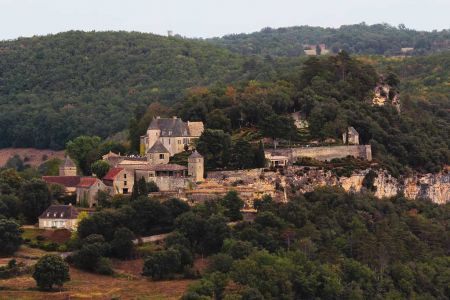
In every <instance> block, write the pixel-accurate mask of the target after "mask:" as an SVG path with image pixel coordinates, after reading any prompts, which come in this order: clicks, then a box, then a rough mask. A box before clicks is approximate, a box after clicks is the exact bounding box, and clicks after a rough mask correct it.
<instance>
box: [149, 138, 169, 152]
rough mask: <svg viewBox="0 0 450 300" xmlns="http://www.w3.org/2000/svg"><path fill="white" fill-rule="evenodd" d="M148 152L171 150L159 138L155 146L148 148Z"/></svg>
mask: <svg viewBox="0 0 450 300" xmlns="http://www.w3.org/2000/svg"><path fill="white" fill-rule="evenodd" d="M147 153H170V152H169V150H167V148H166V147H165V146H164V145H163V144H162V143H161V142H160V141H159V140H157V141H156V142H155V143H154V144H153V146H152V147H151V148H150V149H148V150H147Z"/></svg>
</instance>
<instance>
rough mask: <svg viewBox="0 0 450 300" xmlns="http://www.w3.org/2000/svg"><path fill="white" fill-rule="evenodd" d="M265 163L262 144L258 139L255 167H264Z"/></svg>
mask: <svg viewBox="0 0 450 300" xmlns="http://www.w3.org/2000/svg"><path fill="white" fill-rule="evenodd" d="M265 165H266V156H265V155H264V145H263V143H262V141H259V145H258V150H257V151H256V153H255V166H256V167H257V168H264V167H265Z"/></svg>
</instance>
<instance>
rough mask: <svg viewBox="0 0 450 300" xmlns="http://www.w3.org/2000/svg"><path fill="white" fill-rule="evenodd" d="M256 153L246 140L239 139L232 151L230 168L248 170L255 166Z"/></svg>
mask: <svg viewBox="0 0 450 300" xmlns="http://www.w3.org/2000/svg"><path fill="white" fill-rule="evenodd" d="M253 158H254V152H253V149H252V146H251V145H250V143H249V142H247V141H246V140H244V139H242V138H240V139H238V140H237V141H236V142H235V143H234V145H233V147H232V150H231V159H230V166H232V167H234V168H237V169H248V168H251V167H252V166H253Z"/></svg>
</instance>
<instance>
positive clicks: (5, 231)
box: [0, 218, 22, 255]
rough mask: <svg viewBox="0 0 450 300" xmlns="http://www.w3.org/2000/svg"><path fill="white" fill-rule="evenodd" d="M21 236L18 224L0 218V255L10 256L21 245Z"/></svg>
mask: <svg viewBox="0 0 450 300" xmlns="http://www.w3.org/2000/svg"><path fill="white" fill-rule="evenodd" d="M21 234H22V231H21V230H20V227H19V224H17V223H16V222H15V221H13V220H8V219H2V218H0V253H1V254H2V255H11V254H13V253H14V252H16V251H17V250H18V249H19V247H20V245H21V244H22V238H21Z"/></svg>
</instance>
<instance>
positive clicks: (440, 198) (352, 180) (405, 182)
mask: <svg viewBox="0 0 450 300" xmlns="http://www.w3.org/2000/svg"><path fill="white" fill-rule="evenodd" d="M369 171H370V169H367V170H362V171H357V172H354V173H353V174H352V175H351V176H350V177H338V176H336V175H335V174H334V173H333V172H331V171H324V170H318V169H310V168H304V167H290V170H289V171H288V172H287V175H286V178H287V180H286V181H287V183H288V185H290V186H291V187H292V188H293V189H294V190H296V191H300V192H310V191H312V190H314V189H315V188H317V187H320V186H340V187H342V188H343V189H345V190H346V191H349V192H355V193H358V192H361V191H364V190H365V189H366V188H365V187H364V185H363V181H364V177H365V176H366V174H367V173H368V172H369ZM373 186H374V190H375V192H374V194H375V196H376V197H378V198H384V197H392V196H395V195H397V194H398V193H402V194H404V195H405V197H407V198H409V199H417V198H427V199H430V200H431V201H432V202H434V203H438V204H444V203H447V202H450V174H449V173H448V172H441V173H438V174H425V175H420V174H415V175H413V176H411V177H406V178H400V179H397V178H395V177H393V176H391V175H390V174H389V173H388V172H387V171H385V170H377V171H376V177H375V179H374V181H373Z"/></svg>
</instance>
